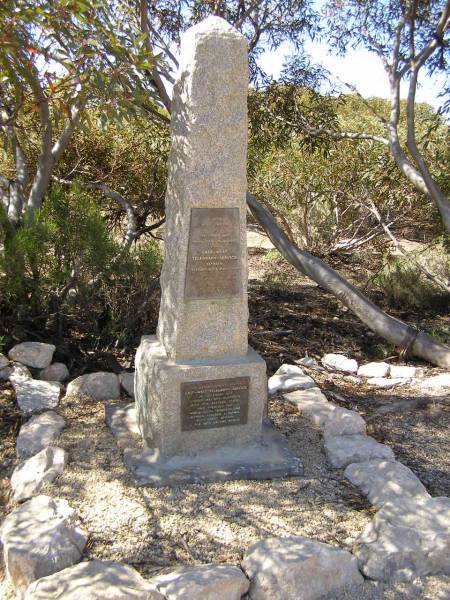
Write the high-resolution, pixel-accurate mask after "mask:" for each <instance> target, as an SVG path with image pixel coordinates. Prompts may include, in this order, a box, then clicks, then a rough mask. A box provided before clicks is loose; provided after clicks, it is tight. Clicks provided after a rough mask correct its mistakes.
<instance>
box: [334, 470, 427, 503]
mask: <svg viewBox="0 0 450 600" xmlns="http://www.w3.org/2000/svg"><path fill="white" fill-rule="evenodd" d="M344 476H345V477H346V478H347V479H348V480H349V481H351V482H352V483H353V485H356V486H357V487H359V489H360V490H361V491H362V493H363V494H364V495H365V496H367V498H368V499H369V501H370V503H371V504H373V505H374V506H376V507H377V508H381V507H382V506H383V505H384V504H386V503H387V502H402V499H403V498H425V499H426V498H430V494H429V493H428V492H427V490H426V488H425V486H424V485H423V484H422V483H421V481H420V480H419V479H418V478H417V477H416V476H415V475H414V473H413V472H412V471H411V469H408V467H406V466H405V465H402V464H401V463H399V462H397V461H396V460H394V461H387V460H380V459H375V460H369V461H365V462H360V463H353V464H350V465H348V467H347V468H346V469H345V471H344Z"/></svg>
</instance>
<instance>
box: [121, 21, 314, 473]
mask: <svg viewBox="0 0 450 600" xmlns="http://www.w3.org/2000/svg"><path fill="white" fill-rule="evenodd" d="M180 57H181V60H180V67H179V73H178V79H177V82H176V84H175V87H174V91H173V103H172V123H171V127H172V144H171V150H170V155H169V177H168V186H167V194H166V228H165V257H164V266H163V272H162V276H161V291H162V297H161V307H160V313H159V321H158V329H157V334H156V336H143V338H142V340H141V344H140V346H139V348H138V351H137V354H136V376H135V397H136V412H137V423H138V426H139V430H140V432H141V435H142V438H143V440H144V447H145V450H144V452H143V453H142V454H141V455H138V454H137V453H136V452H132V451H131V450H130V451H129V454H128V462H129V464H131V467H132V469H133V470H134V472H135V476H136V478H137V479H138V480H139V481H140V482H148V483H153V484H156V485H157V484H165V483H169V484H170V483H171V482H173V481H180V480H183V481H198V480H205V481H211V480H218V479H230V478H242V477H258V478H259V477H270V476H281V475H290V474H295V475H298V474H300V473H301V471H302V466H301V463H300V461H299V460H298V459H297V458H295V457H293V456H292V455H291V454H290V453H289V451H288V449H287V446H286V444H285V441H284V440H283V439H281V438H280V436H279V435H278V434H276V433H275V432H274V431H273V430H272V429H270V428H268V427H267V425H264V426H263V413H264V408H265V405H266V399H267V378H266V365H265V362H264V361H263V360H262V358H261V357H260V356H259V355H258V354H257V353H256V352H255V351H254V350H253V349H252V348H250V347H249V346H248V334H247V328H248V323H247V321H248V306H247V245H246V201H245V195H246V189H247V178H246V163H247V91H248V64H247V61H248V58H247V43H246V39H245V37H244V36H242V35H241V34H240V33H239V32H238V31H237V30H235V29H234V28H233V27H232V26H231V25H229V24H228V23H227V22H226V21H224V20H223V19H221V18H218V17H209V18H207V19H205V20H204V21H202V22H201V23H199V24H198V25H195V26H194V27H191V28H190V29H189V30H188V31H187V32H186V33H185V34H184V35H183V37H182V42H181V51H180ZM116 417H117V419H116V421H118V419H119V413H116ZM111 420H113V417H111ZM125 459H126V460H127V454H126V453H125Z"/></svg>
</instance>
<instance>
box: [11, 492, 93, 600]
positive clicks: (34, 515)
mask: <svg viewBox="0 0 450 600" xmlns="http://www.w3.org/2000/svg"><path fill="white" fill-rule="evenodd" d="M0 539H1V541H2V544H3V550H4V561H5V566H6V574H7V576H8V579H9V580H10V582H11V584H12V586H13V588H14V590H15V592H16V596H17V598H19V599H20V598H23V594H24V592H25V590H26V589H27V587H28V586H29V585H30V583H31V582H32V581H35V580H36V579H40V578H41V577H45V576H46V575H51V574H52V573H56V572H57V571H61V570H62V569H65V568H66V567H69V566H70V565H73V564H75V563H77V562H78V561H79V560H80V558H81V554H82V552H83V549H84V546H85V545H86V541H87V536H86V534H85V532H84V531H83V530H82V529H80V527H79V526H78V524H77V514H76V513H75V511H74V510H73V509H72V508H71V507H70V506H69V504H68V503H67V501H66V500H54V499H52V498H49V497H48V496H36V497H35V498H32V499H31V500H28V502H25V503H24V504H22V505H21V506H19V507H18V508H16V509H15V510H14V511H13V512H12V513H10V514H9V515H8V516H7V517H6V519H5V520H4V521H3V524H2V527H1V530H0Z"/></svg>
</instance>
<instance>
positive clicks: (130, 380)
mask: <svg viewBox="0 0 450 600" xmlns="http://www.w3.org/2000/svg"><path fill="white" fill-rule="evenodd" d="M119 381H120V384H121V386H122V387H123V389H124V390H125V391H126V393H127V394H128V395H129V396H130V398H134V372H133V373H128V372H127V371H122V373H120V374H119Z"/></svg>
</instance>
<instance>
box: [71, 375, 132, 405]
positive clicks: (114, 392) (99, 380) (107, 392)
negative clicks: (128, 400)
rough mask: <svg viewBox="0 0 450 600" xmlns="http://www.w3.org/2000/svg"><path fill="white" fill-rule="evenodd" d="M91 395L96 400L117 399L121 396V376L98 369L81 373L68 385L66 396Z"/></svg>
mask: <svg viewBox="0 0 450 600" xmlns="http://www.w3.org/2000/svg"><path fill="white" fill-rule="evenodd" d="M76 395H81V396H89V397H90V398H92V399H94V400H117V399H118V398H120V384H119V378H118V377H117V375H116V374H115V373H108V372H106V371H98V372H97V373H89V374H88V375H80V377H77V378H76V379H73V380H72V381H71V382H70V383H69V384H68V386H67V392H66V396H76Z"/></svg>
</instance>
